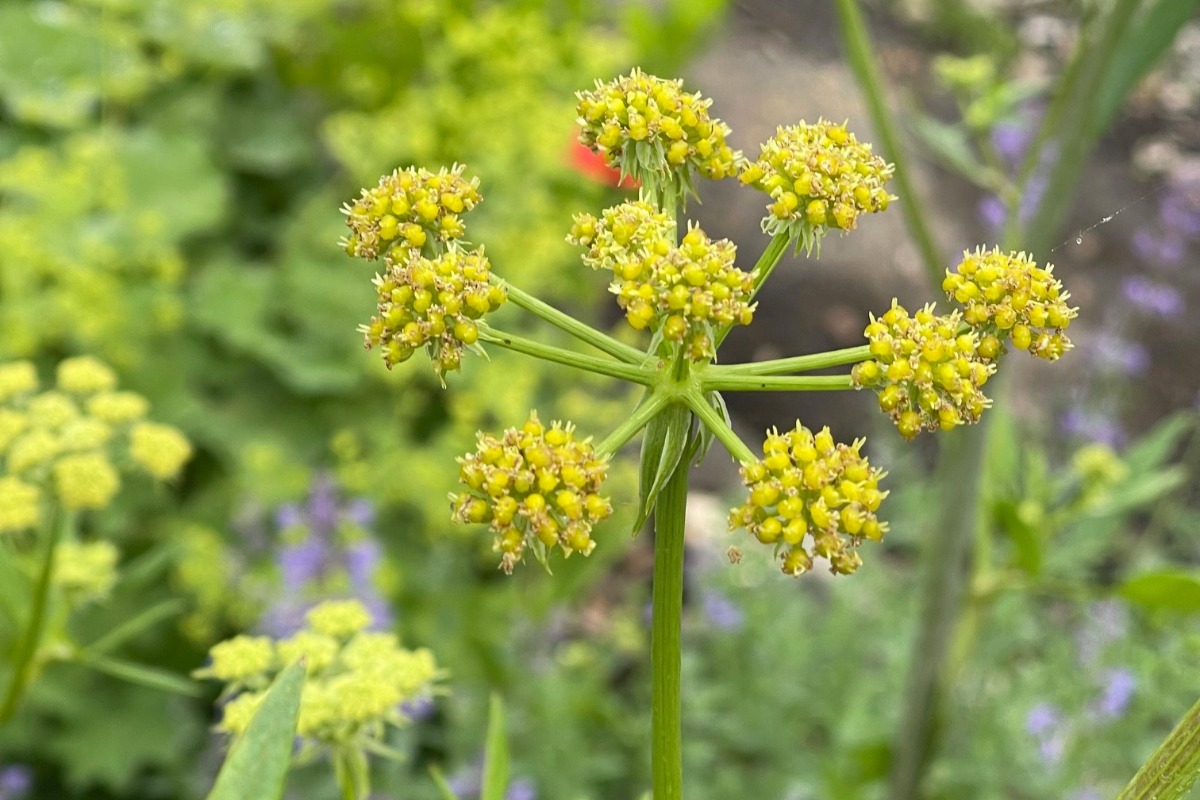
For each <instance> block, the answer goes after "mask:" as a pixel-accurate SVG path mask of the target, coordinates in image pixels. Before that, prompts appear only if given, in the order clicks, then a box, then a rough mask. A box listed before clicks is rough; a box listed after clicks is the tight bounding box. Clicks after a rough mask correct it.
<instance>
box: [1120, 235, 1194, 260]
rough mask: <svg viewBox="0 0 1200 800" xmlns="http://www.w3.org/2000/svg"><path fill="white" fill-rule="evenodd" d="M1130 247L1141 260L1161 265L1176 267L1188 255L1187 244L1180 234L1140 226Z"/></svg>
mask: <svg viewBox="0 0 1200 800" xmlns="http://www.w3.org/2000/svg"><path fill="white" fill-rule="evenodd" d="M1130 249H1131V250H1132V251H1133V254H1134V255H1135V256H1137V257H1138V258H1139V259H1140V260H1142V261H1145V262H1147V263H1149V264H1154V265H1156V266H1160V267H1176V266H1179V263H1180V262H1181V261H1183V257H1184V256H1185V255H1186V251H1187V245H1186V244H1185V242H1184V240H1183V239H1182V238H1181V237H1180V236H1179V234H1177V233H1174V232H1170V231H1167V232H1160V231H1155V230H1153V229H1151V228H1138V229H1137V231H1135V232H1134V234H1133V239H1132V240H1131V241H1130Z"/></svg>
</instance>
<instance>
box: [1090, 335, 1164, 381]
mask: <svg viewBox="0 0 1200 800" xmlns="http://www.w3.org/2000/svg"><path fill="white" fill-rule="evenodd" d="M1093 348H1094V349H1093V353H1094V356H1095V361H1096V366H1098V367H1100V369H1102V370H1105V371H1108V372H1121V373H1124V374H1126V375H1141V374H1142V373H1144V372H1145V371H1146V370H1147V369H1148V368H1149V367H1150V353H1149V351H1147V350H1146V348H1145V347H1143V346H1142V345H1141V344H1139V343H1138V342H1131V341H1129V340H1128V339H1123V338H1121V337H1120V336H1117V335H1115V334H1111V333H1101V334H1100V335H1099V336H1097V337H1096V340H1095V342H1094V343H1093Z"/></svg>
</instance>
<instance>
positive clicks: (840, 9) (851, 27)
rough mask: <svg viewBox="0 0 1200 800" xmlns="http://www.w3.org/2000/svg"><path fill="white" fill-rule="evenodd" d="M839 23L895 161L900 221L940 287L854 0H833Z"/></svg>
mask: <svg viewBox="0 0 1200 800" xmlns="http://www.w3.org/2000/svg"><path fill="white" fill-rule="evenodd" d="M834 6H835V7H836V8H837V13H838V20H839V27H840V29H841V34H842V46H843V47H845V48H846V57H847V58H848V59H849V61H850V68H851V69H853V70H854V77H855V79H856V80H857V81H858V86H859V88H860V89H862V92H863V95H864V96H865V98H866V101H867V108H868V110H869V111H870V112H871V124H872V125H874V126H875V131H876V133H878V134H879V141H880V144H882V146H883V148H882V149H883V153H884V155H885V156H886V157H887V158H888V159H889V160H891V161H892V163H894V164H895V165H896V172H895V175H894V176H893V177H894V180H895V181H896V193H897V194H898V195H899V196H900V210H901V211H902V212H903V213H904V224H905V225H906V226H907V227H908V233H909V235H910V236H911V237H912V238H913V241H914V242H915V243H916V245H917V249H918V250H920V251H921V260H922V261H924V262H925V271H926V272H927V273H928V275H929V280H930V283H931V284H932V285H933V287H934V289H935V290H937V289H940V288H941V284H942V277H943V276H944V274H945V271H946V264H945V262H944V261H943V259H942V257H941V255H940V254H939V253H938V249H937V245H935V244H934V241H933V233H932V232H931V231H930V229H929V226H928V225H927V224H926V222H925V215H924V213H923V211H922V209H923V204H922V203H921V201H920V198H919V197H917V192H916V189H915V188H914V187H913V185H912V182H911V181H910V180H909V177H908V160H907V156H906V155H905V153H904V149H903V148H902V147H901V146H900V136H899V133H898V132H897V128H896V124H895V120H896V119H897V116H896V114H894V113H892V111H890V110H889V109H888V107H887V104H886V103H885V102H884V100H883V78H882V76H881V75H880V74H879V66H878V64H877V63H876V61H875V55H874V54H875V53H876V52H878V51H877V50H876V49H875V48H874V47H872V45H871V38H870V36H869V35H868V34H867V26H866V24H865V23H864V22H863V17H862V12H861V11H860V10H859V7H858V0H837V2H835V3H834Z"/></svg>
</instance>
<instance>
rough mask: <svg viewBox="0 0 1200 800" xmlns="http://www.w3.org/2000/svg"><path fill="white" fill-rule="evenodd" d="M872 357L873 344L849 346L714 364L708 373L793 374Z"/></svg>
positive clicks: (855, 362)
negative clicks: (749, 360) (801, 353)
mask: <svg viewBox="0 0 1200 800" xmlns="http://www.w3.org/2000/svg"><path fill="white" fill-rule="evenodd" d="M870 357H871V346H870V345H866V344H864V345H860V346H858V347H847V348H845V349H844V350H830V351H828V352H825V353H813V354H811V355H807V356H792V357H790V358H775V359H771V360H770V361H755V362H752V363H749V364H714V365H712V366H710V367H709V368H708V370H707V373H706V374H709V375H714V376H715V375H721V376H725V375H791V374H793V373H796V372H812V371H813V370H818V369H828V368H829V367H841V366H844V365H846V364H857V363H858V362H860V361H866V360H867V359H869V358H870Z"/></svg>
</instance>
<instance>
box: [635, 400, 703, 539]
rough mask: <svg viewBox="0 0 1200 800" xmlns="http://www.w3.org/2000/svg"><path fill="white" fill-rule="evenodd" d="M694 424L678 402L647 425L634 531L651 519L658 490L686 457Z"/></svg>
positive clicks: (690, 416) (689, 413) (659, 490)
mask: <svg viewBox="0 0 1200 800" xmlns="http://www.w3.org/2000/svg"><path fill="white" fill-rule="evenodd" d="M691 426H692V412H691V411H689V410H688V409H687V408H686V407H685V406H682V405H679V404H672V405H669V406H667V407H666V408H665V409H663V410H662V412H661V413H660V414H659V415H658V416H657V417H655V418H654V419H652V420H650V424H649V425H647V426H646V435H645V437H644V438H643V439H642V456H641V476H640V481H639V488H638V494H639V498H638V515H637V521H636V522H634V524H633V530H634V532H635V533H636V532H637V531H638V530H640V529H641V527H642V525H644V524H645V523H646V520H648V519H649V518H650V514H651V513H652V512H653V511H654V503H655V502H656V501H657V500H658V495H659V492H661V491H662V487H663V486H664V485H666V482H667V478H670V477H671V474H672V473H673V472H675V468H676V467H677V466H679V462H680V461H681V460H682V459H683V454H684V451H685V450H686V449H687V446H688V433H689V431H690V430H691Z"/></svg>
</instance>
